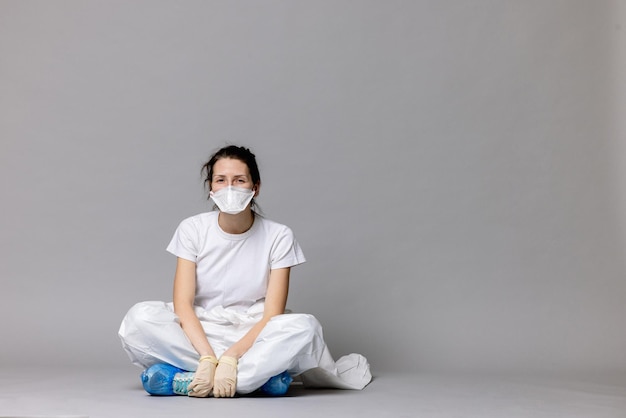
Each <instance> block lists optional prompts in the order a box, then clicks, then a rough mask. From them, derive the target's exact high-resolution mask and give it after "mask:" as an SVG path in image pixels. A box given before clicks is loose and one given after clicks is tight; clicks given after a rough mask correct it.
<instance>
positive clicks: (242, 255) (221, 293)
mask: <svg viewBox="0 0 626 418" xmlns="http://www.w3.org/2000/svg"><path fill="white" fill-rule="evenodd" d="M218 215H219V212H218V211H213V212H207V213H201V214H199V215H196V216H192V217H190V218H187V219H185V220H184V221H182V222H181V223H180V225H179V226H178V228H177V229H176V232H175V233H174V237H173V238H172V241H171V242H170V244H169V245H168V246H167V251H169V252H170V253H172V254H174V255H175V256H177V257H180V258H184V259H185V260H189V261H193V262H194V263H196V298H195V302H194V303H195V305H197V306H202V307H203V308H204V309H206V310H209V309H212V308H213V307H216V306H222V307H224V308H234V309H236V310H237V311H246V310H247V309H248V308H250V307H251V306H252V305H254V304H255V303H257V302H260V301H263V300H264V299H265V295H266V293H267V284H268V281H269V273H270V270H273V269H279V268H284V267H292V266H295V265H298V264H301V263H304V262H305V261H306V260H305V258H304V254H303V253H302V250H301V249H300V245H298V243H297V241H296V239H295V237H294V235H293V232H292V231H291V229H289V228H288V227H287V226H285V225H281V224H279V223H276V222H273V221H270V220H268V219H265V218H263V217H261V216H259V215H257V214H255V216H254V223H253V224H252V227H251V228H250V229H249V230H247V231H246V232H244V233H243V234H228V233H226V232H224V231H223V230H222V229H221V228H220V227H219V225H218V223H217V218H218Z"/></svg>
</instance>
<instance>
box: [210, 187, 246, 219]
mask: <svg viewBox="0 0 626 418" xmlns="http://www.w3.org/2000/svg"><path fill="white" fill-rule="evenodd" d="M209 196H211V199H213V201H214V202H215V204H216V205H217V207H218V208H220V210H221V211H222V212H224V213H228V214H230V215H236V214H238V213H239V212H241V211H243V210H244V209H245V208H246V206H248V203H250V201H251V200H252V198H253V197H254V190H250V189H243V188H241V187H233V186H228V187H224V188H223V189H220V190H219V191H217V192H215V193H213V192H210V193H209Z"/></svg>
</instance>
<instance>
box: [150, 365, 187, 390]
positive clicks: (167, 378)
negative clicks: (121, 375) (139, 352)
mask: <svg viewBox="0 0 626 418" xmlns="http://www.w3.org/2000/svg"><path fill="white" fill-rule="evenodd" d="M184 372H185V370H182V369H179V368H178V367H174V366H172V365H170V364H166V363H159V364H155V365H153V366H150V367H148V368H147V369H146V370H144V371H143V373H141V383H142V384H143V388H144V389H145V390H146V392H148V393H149V394H150V395H159V396H169V395H176V393H175V392H174V388H173V384H172V382H173V381H174V376H176V373H184Z"/></svg>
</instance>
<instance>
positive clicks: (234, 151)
mask: <svg viewBox="0 0 626 418" xmlns="http://www.w3.org/2000/svg"><path fill="white" fill-rule="evenodd" d="M222 158H232V159H234V160H239V161H241V162H243V163H245V164H246V165H247V166H248V170H249V171H250V177H251V180H252V184H254V185H255V186H258V185H259V184H261V175H260V174H259V166H258V165H257V163H256V157H255V156H254V154H253V153H252V152H251V151H250V150H249V149H248V148H246V147H238V146H236V145H228V146H225V147H224V148H221V149H219V150H217V151H216V152H215V154H213V155H212V156H211V158H210V159H209V161H208V162H207V163H206V164H205V165H203V166H202V176H203V177H204V186H205V187H207V188H208V189H209V190H211V179H212V178H213V166H214V165H215V163H216V162H217V160H221V159H222ZM205 173H206V174H205Z"/></svg>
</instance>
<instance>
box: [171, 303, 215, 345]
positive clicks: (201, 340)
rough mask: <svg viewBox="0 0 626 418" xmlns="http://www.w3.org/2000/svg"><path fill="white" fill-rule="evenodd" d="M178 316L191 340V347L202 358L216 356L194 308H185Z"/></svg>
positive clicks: (178, 312) (179, 310)
mask: <svg viewBox="0 0 626 418" xmlns="http://www.w3.org/2000/svg"><path fill="white" fill-rule="evenodd" d="M176 314H177V315H178V317H179V319H180V326H181V328H182V329H183V331H184V332H185V334H186V335H187V338H189V341H190V342H191V345H193V348H195V349H196V351H197V352H198V354H199V355H200V357H202V356H214V357H215V353H214V352H213V348H212V347H211V344H210V343H209V340H208V339H207V337H206V334H205V333H204V328H202V324H201V323H200V320H199V319H198V317H197V316H196V314H195V312H194V311H193V308H190V307H185V308H181V309H178V310H177V312H176Z"/></svg>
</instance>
